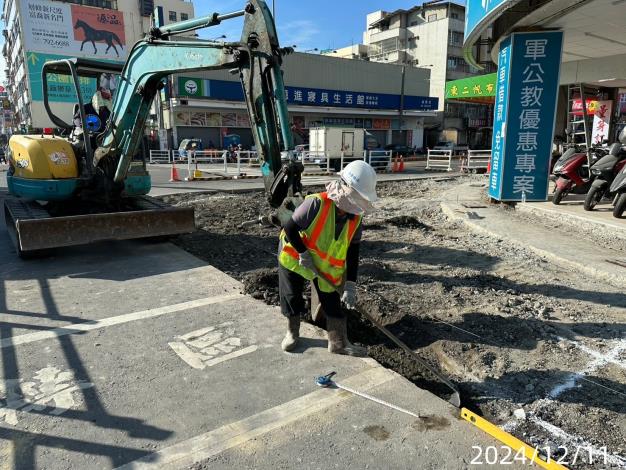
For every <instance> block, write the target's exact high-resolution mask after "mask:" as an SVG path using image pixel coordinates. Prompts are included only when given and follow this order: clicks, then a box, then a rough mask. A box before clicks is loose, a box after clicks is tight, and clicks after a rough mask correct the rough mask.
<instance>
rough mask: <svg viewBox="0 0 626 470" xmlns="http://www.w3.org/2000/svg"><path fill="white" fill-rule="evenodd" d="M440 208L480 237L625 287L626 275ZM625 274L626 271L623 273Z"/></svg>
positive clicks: (447, 215)
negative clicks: (492, 228) (566, 256)
mask: <svg viewBox="0 0 626 470" xmlns="http://www.w3.org/2000/svg"><path fill="white" fill-rule="evenodd" d="M440 207H441V211H442V212H443V213H444V215H445V216H446V217H448V218H449V219H451V220H454V221H457V222H461V223H462V224H463V225H465V226H466V227H467V228H469V229H470V230H473V231H474V232H477V233H480V234H482V235H487V236H488V237H491V238H497V239H500V240H502V239H504V240H506V242H507V243H510V244H512V245H514V246H518V247H520V248H524V249H528V250H530V251H532V252H534V253H535V254H536V255H539V256H541V257H543V258H546V259H547V260H549V261H551V262H553V263H555V264H556V265H558V266H560V267H562V268H565V269H575V270H578V271H580V272H583V273H586V274H588V275H589V276H591V277H594V278H596V279H598V280H600V281H606V282H610V283H611V284H613V285H614V286H616V287H624V286H626V275H625V276H617V275H615V274H611V273H608V272H606V271H602V270H600V269H597V268H594V267H592V266H589V265H587V264H582V263H578V262H576V261H572V260H569V259H566V258H562V257H560V256H558V255H555V254H554V253H552V252H551V251H546V250H544V249H542V248H538V247H536V246H534V245H529V244H525V243H523V242H520V241H519V240H516V239H513V238H510V237H509V236H505V235H502V234H500V233H497V232H494V231H491V230H489V229H486V228H484V227H481V226H480V225H478V224H476V223H474V222H472V221H471V220H470V219H468V218H466V217H464V216H461V215H460V214H459V213H457V212H456V210H455V208H454V207H452V206H450V205H448V203H445V202H441V203H440ZM625 272H626V271H625Z"/></svg>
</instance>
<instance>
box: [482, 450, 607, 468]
mask: <svg viewBox="0 0 626 470" xmlns="http://www.w3.org/2000/svg"><path fill="white" fill-rule="evenodd" d="M472 450H473V451H474V452H476V454H475V455H474V454H473V458H472V460H471V462H470V464H471V465H514V464H518V465H519V464H522V465H536V463H535V459H536V458H539V459H541V460H543V461H544V462H547V463H551V462H554V463H556V464H559V465H576V464H588V465H592V464H594V463H597V464H600V465H607V464H608V451H607V448H606V446H604V447H598V448H596V447H591V446H576V447H575V448H573V449H570V448H567V447H565V446H558V447H554V448H552V447H550V446H543V447H541V446H537V447H534V450H533V454H532V457H529V456H527V455H526V453H525V452H524V451H525V449H524V448H521V449H519V450H518V451H517V452H515V451H514V450H513V449H511V448H510V447H508V446H500V447H497V446H487V447H482V446H472Z"/></svg>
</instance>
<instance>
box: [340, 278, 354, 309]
mask: <svg viewBox="0 0 626 470" xmlns="http://www.w3.org/2000/svg"><path fill="white" fill-rule="evenodd" d="M341 302H342V303H343V304H344V305H345V306H346V308H349V309H351V310H354V309H355V308H356V282H354V281H346V284H345V285H344V286H343V294H342V295H341Z"/></svg>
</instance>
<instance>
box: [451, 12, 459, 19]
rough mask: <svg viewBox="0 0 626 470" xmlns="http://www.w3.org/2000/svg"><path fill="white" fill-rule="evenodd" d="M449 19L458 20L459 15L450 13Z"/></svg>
mask: <svg viewBox="0 0 626 470" xmlns="http://www.w3.org/2000/svg"><path fill="white" fill-rule="evenodd" d="M450 18H452V19H453V20H458V19H459V14H458V13H454V12H452V13H450Z"/></svg>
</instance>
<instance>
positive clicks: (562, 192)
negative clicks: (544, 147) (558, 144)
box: [552, 146, 606, 205]
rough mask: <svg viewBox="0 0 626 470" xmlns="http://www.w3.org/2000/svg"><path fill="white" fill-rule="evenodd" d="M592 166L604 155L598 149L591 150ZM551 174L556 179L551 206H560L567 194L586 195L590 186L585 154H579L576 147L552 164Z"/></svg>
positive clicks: (604, 153) (568, 150)
mask: <svg viewBox="0 0 626 470" xmlns="http://www.w3.org/2000/svg"><path fill="white" fill-rule="evenodd" d="M591 155H592V165H593V163H594V162H595V161H597V160H598V159H599V158H601V157H603V156H604V155H606V152H603V151H602V150H600V149H599V148H594V149H593V150H592V153H591ZM552 174H553V175H554V177H555V179H556V188H555V190H554V195H553V196H552V203H553V204H556V205H558V204H560V203H561V201H562V200H563V199H564V198H565V197H567V195H568V194H570V193H574V194H586V193H587V191H589V187H590V186H591V178H590V177H589V165H588V162H587V154H586V153H585V152H581V151H580V150H579V148H578V146H574V147H571V148H569V149H567V150H566V151H565V152H564V153H563V155H561V158H559V159H558V160H557V162H556V163H555V164H554V168H553V170H552Z"/></svg>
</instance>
